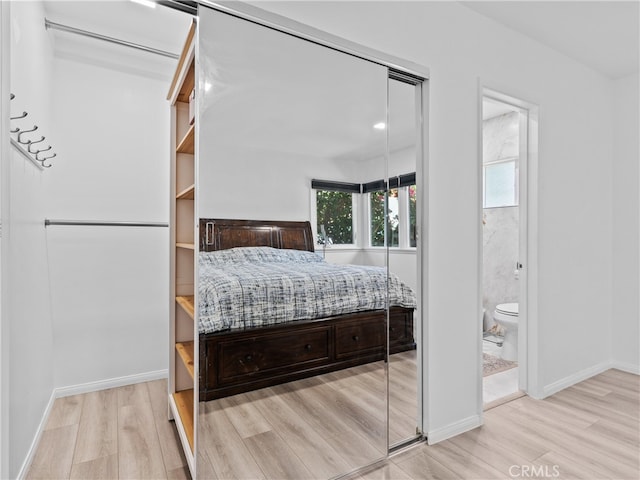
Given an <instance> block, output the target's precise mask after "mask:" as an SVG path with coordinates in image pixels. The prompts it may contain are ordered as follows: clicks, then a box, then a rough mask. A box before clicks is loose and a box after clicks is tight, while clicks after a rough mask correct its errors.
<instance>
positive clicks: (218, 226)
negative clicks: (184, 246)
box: [200, 218, 314, 252]
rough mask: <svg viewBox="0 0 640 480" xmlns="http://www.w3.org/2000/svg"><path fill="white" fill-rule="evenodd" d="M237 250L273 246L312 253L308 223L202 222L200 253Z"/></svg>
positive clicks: (311, 234)
mask: <svg viewBox="0 0 640 480" xmlns="http://www.w3.org/2000/svg"><path fill="white" fill-rule="evenodd" d="M234 247H273V248H290V249H292V250H307V251H309V252H313V251H314V248H313V233H312V232H311V224H310V223H309V222H285V221H269V220H225V219H220V218H201V219H200V251H201V252H212V251H214V250H226V249H228V248H234Z"/></svg>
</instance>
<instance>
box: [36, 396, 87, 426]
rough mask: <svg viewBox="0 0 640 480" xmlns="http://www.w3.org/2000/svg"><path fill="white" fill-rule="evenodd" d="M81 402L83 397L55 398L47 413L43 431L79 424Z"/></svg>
mask: <svg viewBox="0 0 640 480" xmlns="http://www.w3.org/2000/svg"><path fill="white" fill-rule="evenodd" d="M83 402H84V395H71V396H69V397H62V398H56V401H55V402H54V403H53V407H52V408H51V412H50V413H49V418H48V420H47V426H46V427H45V430H49V429H53V428H58V427H64V426H66V425H74V424H77V423H79V422H80V415H81V414H82V404H83Z"/></svg>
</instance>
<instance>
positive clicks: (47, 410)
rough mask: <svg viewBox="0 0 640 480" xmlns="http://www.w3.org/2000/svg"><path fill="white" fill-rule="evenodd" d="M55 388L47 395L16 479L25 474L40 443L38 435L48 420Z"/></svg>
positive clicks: (23, 476) (40, 434)
mask: <svg viewBox="0 0 640 480" xmlns="http://www.w3.org/2000/svg"><path fill="white" fill-rule="evenodd" d="M55 393H56V392H55V390H54V391H53V392H51V396H50V397H49V402H48V403H47V406H46V407H45V408H44V412H42V418H40V423H39V424H38V428H37V429H36V434H35V435H34V436H33V440H32V441H31V445H30V446H29V451H28V452H27V456H26V457H25V459H24V462H22V466H21V467H20V471H19V472H18V475H17V476H16V479H18V480H22V479H23V478H25V477H26V476H27V471H28V470H29V467H30V466H31V462H32V461H33V457H34V455H35V454H36V450H37V448H38V444H39V443H40V437H42V432H43V431H44V427H45V425H46V424H47V421H48V420H49V414H50V413H51V409H52V408H53V404H54V402H55V401H56V395H55Z"/></svg>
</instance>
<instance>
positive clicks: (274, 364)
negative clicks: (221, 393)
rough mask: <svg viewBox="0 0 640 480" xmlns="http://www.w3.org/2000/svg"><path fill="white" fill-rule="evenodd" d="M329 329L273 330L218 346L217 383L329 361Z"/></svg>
mask: <svg viewBox="0 0 640 480" xmlns="http://www.w3.org/2000/svg"><path fill="white" fill-rule="evenodd" d="M330 333H331V329H330V328H329V327H315V328H310V329H305V330H302V331H300V332H298V333H291V332H287V333H274V334H271V335H263V336H256V337H248V338H242V339H238V340H231V341H223V342H220V343H219V345H218V359H219V362H220V363H219V365H218V369H217V370H218V381H219V383H220V384H228V383H235V382H238V381H245V380H246V377H256V376H258V377H259V376H262V375H263V374H264V375H266V374H272V373H273V372H274V371H277V370H279V369H290V368H291V366H293V365H295V366H296V368H306V367H309V364H316V363H323V362H326V361H328V360H329V354H330V340H331V336H330Z"/></svg>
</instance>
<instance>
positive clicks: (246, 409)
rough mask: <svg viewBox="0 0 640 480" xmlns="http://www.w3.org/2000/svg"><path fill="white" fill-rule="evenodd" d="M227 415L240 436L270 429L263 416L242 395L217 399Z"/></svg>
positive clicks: (245, 436) (248, 435)
mask: <svg viewBox="0 0 640 480" xmlns="http://www.w3.org/2000/svg"><path fill="white" fill-rule="evenodd" d="M218 402H220V406H221V407H222V408H223V409H224V410H225V412H226V414H227V417H229V420H231V423H233V426H234V427H235V428H236V430H237V431H238V434H239V435H240V437H241V438H248V437H252V436H254V435H257V434H259V433H264V432H268V431H269V430H271V425H270V424H269V422H268V421H267V420H265V418H264V416H263V415H262V414H261V413H260V412H259V411H258V410H257V409H256V408H255V406H253V405H252V403H251V401H250V400H249V399H248V398H247V397H246V396H243V395H235V396H233V397H227V398H221V399H220V400H218Z"/></svg>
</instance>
